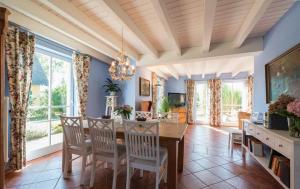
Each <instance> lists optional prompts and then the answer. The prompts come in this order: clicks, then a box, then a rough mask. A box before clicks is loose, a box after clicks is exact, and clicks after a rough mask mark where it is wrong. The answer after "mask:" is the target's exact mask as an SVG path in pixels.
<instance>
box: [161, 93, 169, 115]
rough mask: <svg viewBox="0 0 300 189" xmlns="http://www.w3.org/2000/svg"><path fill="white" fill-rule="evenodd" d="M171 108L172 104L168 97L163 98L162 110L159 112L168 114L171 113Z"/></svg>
mask: <svg viewBox="0 0 300 189" xmlns="http://www.w3.org/2000/svg"><path fill="white" fill-rule="evenodd" d="M170 110H171V107H170V102H169V98H168V97H166V96H165V97H163V99H162V101H161V104H160V109H159V112H161V113H167V112H170Z"/></svg>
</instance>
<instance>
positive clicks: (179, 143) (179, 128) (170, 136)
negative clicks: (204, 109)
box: [83, 120, 188, 189]
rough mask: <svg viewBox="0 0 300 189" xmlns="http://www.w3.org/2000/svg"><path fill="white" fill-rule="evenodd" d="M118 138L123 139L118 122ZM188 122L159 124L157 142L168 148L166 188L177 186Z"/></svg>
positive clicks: (173, 188)
mask: <svg viewBox="0 0 300 189" xmlns="http://www.w3.org/2000/svg"><path fill="white" fill-rule="evenodd" d="M115 126H116V133H117V135H116V136H117V138H118V139H124V138H125V135H124V128H123V127H122V125H121V124H120V123H115ZM83 127H84V131H85V132H86V133H88V132H89V128H88V125H87V121H85V120H84V121H83ZM187 127H188V124H185V123H167V122H160V124H159V142H160V145H161V146H163V147H165V148H167V150H168V170H167V171H168V178H167V186H168V189H176V188H177V174H178V172H182V171H183V157H184V135H185V132H186V129H187Z"/></svg>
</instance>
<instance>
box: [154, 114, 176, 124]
mask: <svg viewBox="0 0 300 189" xmlns="http://www.w3.org/2000/svg"><path fill="white" fill-rule="evenodd" d="M158 119H159V120H160V121H162V122H169V123H178V122H179V116H178V113H173V112H172V113H171V112H163V113H162V112H161V113H158Z"/></svg>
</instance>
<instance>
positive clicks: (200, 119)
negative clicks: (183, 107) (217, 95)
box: [194, 81, 210, 124]
mask: <svg viewBox="0 0 300 189" xmlns="http://www.w3.org/2000/svg"><path fill="white" fill-rule="evenodd" d="M209 102H210V101H209V89H208V84H207V81H197V82H196V86H195V100H194V103H195V104H194V108H195V110H194V117H195V121H196V123H200V124H208V123H209Z"/></svg>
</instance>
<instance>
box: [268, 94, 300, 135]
mask: <svg viewBox="0 0 300 189" xmlns="http://www.w3.org/2000/svg"><path fill="white" fill-rule="evenodd" d="M294 100H295V98H293V97H291V96H289V95H286V94H282V95H280V96H279V97H278V100H277V101H276V102H274V103H272V104H270V106H269V128H271V129H277V130H288V122H287V117H288V115H289V113H288V111H287V106H288V104H289V103H290V102H292V101H294Z"/></svg>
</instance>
